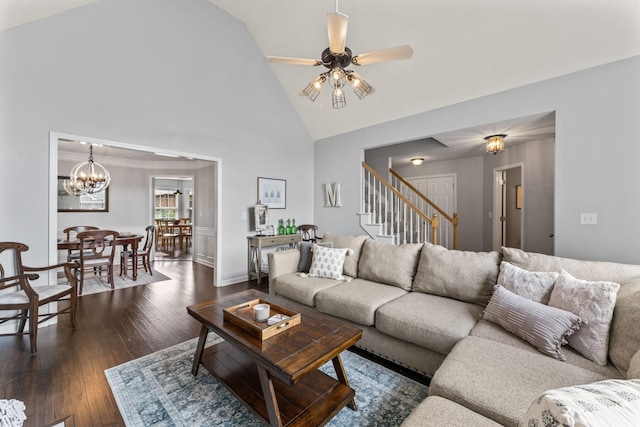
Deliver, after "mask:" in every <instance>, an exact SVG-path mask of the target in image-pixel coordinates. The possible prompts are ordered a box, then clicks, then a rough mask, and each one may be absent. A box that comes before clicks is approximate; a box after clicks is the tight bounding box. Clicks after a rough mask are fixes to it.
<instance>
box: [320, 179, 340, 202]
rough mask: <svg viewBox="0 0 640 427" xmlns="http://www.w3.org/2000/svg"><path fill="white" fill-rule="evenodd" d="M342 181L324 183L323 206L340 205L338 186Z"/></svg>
mask: <svg viewBox="0 0 640 427" xmlns="http://www.w3.org/2000/svg"><path fill="white" fill-rule="evenodd" d="M341 185H342V181H338V182H334V183H326V184H325V185H324V190H325V191H324V194H325V204H324V206H325V207H333V208H339V207H342V201H341V200H340V186H341Z"/></svg>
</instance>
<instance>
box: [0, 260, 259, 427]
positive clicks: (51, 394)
mask: <svg viewBox="0 0 640 427" xmlns="http://www.w3.org/2000/svg"><path fill="white" fill-rule="evenodd" d="M154 268H155V269H156V270H158V271H159V272H161V273H163V274H165V275H167V276H168V277H171V280H170V281H164V282H158V283H152V284H149V285H145V286H136V287H133V288H127V289H121V290H118V291H114V292H104V293H100V294H94V295H86V296H82V297H80V301H79V305H78V313H77V324H78V326H77V328H75V329H72V328H71V326H70V321H69V317H68V316H66V315H65V316H61V317H60V319H59V322H58V324H56V325H53V326H49V327H45V328H41V329H40V330H39V332H38V354H37V355H36V356H31V355H30V352H29V339H28V337H27V336H24V337H15V336H8V337H7V336H5V337H0V360H1V361H2V362H3V363H2V365H1V366H0V399H18V400H21V401H23V402H24V403H25V405H26V415H27V421H26V422H25V424H24V425H25V426H36V427H41V426H47V425H50V424H52V423H54V422H56V421H59V420H61V419H64V418H66V417H69V416H73V420H74V421H75V426H82V427H85V426H123V425H124V422H123V420H122V418H121V416H120V412H119V410H118V407H117V405H116V402H115V400H114V398H113V395H112V394H111V389H110V388H109V385H108V383H107V380H106V377H105V375H104V370H105V369H107V368H110V367H113V366H116V365H119V364H121V363H124V362H127V361H129V360H133V359H136V358H138V357H141V356H144V355H146V354H150V353H153V352H155V351H158V350H161V349H163V348H166V347H169V346H172V345H174V344H178V343H181V342H183V341H186V340H188V339H191V338H195V337H197V336H198V333H199V331H200V327H199V324H198V323H197V322H196V321H195V320H194V319H192V318H191V317H190V316H189V315H188V314H187V310H186V307H187V306H188V305H191V304H194V303H196V302H202V301H206V300H208V299H211V298H214V297H217V296H222V295H227V294H230V293H233V292H238V291H241V290H245V289H249V288H252V287H253V288H256V287H257V285H256V282H255V281H253V282H249V283H247V282H245V283H240V284H236V285H231V286H225V287H220V288H215V287H213V285H212V283H213V270H212V269H211V268H209V267H205V266H202V265H199V264H195V263H192V262H191V261H188V260H182V261H180V260H164V261H163V260H157V261H155V262H154ZM259 289H261V290H263V291H265V292H266V291H268V288H267V287H266V286H265V285H264V282H263V285H262V287H261V288H259Z"/></svg>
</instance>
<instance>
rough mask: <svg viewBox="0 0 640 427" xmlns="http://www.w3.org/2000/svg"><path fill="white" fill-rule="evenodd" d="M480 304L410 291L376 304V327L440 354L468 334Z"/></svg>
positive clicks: (445, 352) (476, 319)
mask: <svg viewBox="0 0 640 427" xmlns="http://www.w3.org/2000/svg"><path fill="white" fill-rule="evenodd" d="M481 314H482V307H480V306H479V305H476V304H471V303H468V302H462V301H457V300H454V299H451V298H445V297H440V296H436V295H429V294H423V293H420V292H410V293H408V294H407V295H404V296H401V297H400V298H397V299H394V300H393V301H391V302H388V303H386V304H384V305H383V306H381V307H380V308H378V311H377V313H376V328H377V329H378V330H380V331H382V332H384V333H386V334H389V335H392V336H395V337H396V338H400V339H402V340H404V341H408V342H412V343H414V344H418V345H420V346H422V347H425V348H428V349H429V350H434V351H437V352H438V353H441V354H448V353H449V352H450V351H451V349H452V348H453V346H454V345H455V344H456V343H457V342H458V341H460V340H461V339H462V338H464V337H466V336H467V335H469V332H470V331H471V328H473V326H474V325H475V324H476V322H477V321H478V319H480V316H481Z"/></svg>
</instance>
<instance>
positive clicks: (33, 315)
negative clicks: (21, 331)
mask: <svg viewBox="0 0 640 427" xmlns="http://www.w3.org/2000/svg"><path fill="white" fill-rule="evenodd" d="M29 311H30V316H29V341H30V342H31V354H32V355H34V354H36V353H37V352H38V349H37V347H36V343H37V340H38V301H35V303H33V304H31V308H30V309H29Z"/></svg>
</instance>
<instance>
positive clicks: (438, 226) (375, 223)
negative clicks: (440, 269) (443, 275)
mask: <svg viewBox="0 0 640 427" xmlns="http://www.w3.org/2000/svg"><path fill="white" fill-rule="evenodd" d="M390 172H391V174H392V176H393V182H394V184H393V185H392V184H390V183H389V182H387V181H386V180H385V179H384V178H382V177H381V176H380V175H379V174H378V173H376V172H375V171H374V170H373V169H371V167H370V166H369V165H367V164H366V163H365V162H362V183H363V188H362V201H361V209H360V214H359V216H360V226H361V227H362V229H364V230H365V231H366V233H367V234H368V235H369V236H371V237H372V238H373V239H375V240H377V241H380V242H385V243H390V244H403V243H423V242H429V243H433V244H435V245H437V244H440V245H443V246H445V247H447V248H450V249H455V248H456V246H457V225H458V217H457V214H453V216H449V215H448V214H447V213H446V212H444V211H442V209H440V208H439V207H437V206H436V205H435V204H433V203H432V202H431V201H430V200H429V199H428V198H427V197H426V196H424V195H423V194H421V193H420V192H418V191H417V190H416V189H415V188H414V187H413V186H412V185H411V184H410V183H408V182H407V181H405V180H404V179H403V178H402V177H400V176H399V175H398V174H397V173H396V172H395V171H393V170H392V169H391V170H390ZM441 217H442V218H443V219H444V221H445V222H444V224H442V223H441V221H440V218H441ZM449 229H452V232H449ZM441 234H443V235H444V237H445V239H444V241H442V239H441V236H440V235H441Z"/></svg>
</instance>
